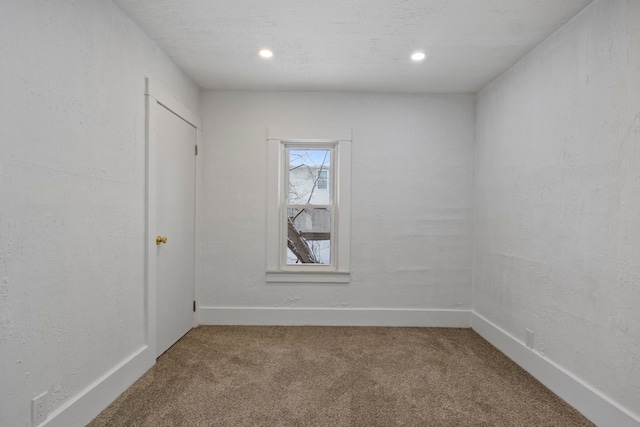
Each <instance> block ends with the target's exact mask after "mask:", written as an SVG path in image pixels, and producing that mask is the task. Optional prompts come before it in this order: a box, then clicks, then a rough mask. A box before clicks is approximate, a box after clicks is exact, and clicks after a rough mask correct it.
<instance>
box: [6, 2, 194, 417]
mask: <svg viewBox="0 0 640 427" xmlns="http://www.w3.org/2000/svg"><path fill="white" fill-rule="evenodd" d="M145 76H150V77H152V78H155V79H157V80H159V81H161V82H162V83H164V85H165V86H166V87H167V88H168V89H169V90H171V91H172V92H173V93H175V95H176V96H177V97H179V98H180V100H181V101H182V103H184V104H186V105H187V106H189V107H190V108H191V109H192V110H193V111H197V109H198V102H199V101H198V88H197V87H196V86H195V85H194V84H193V83H192V82H191V81H190V80H188V79H187V78H186V77H185V76H184V75H183V74H182V72H181V71H179V70H178V69H177V68H176V67H175V66H174V65H173V64H172V63H171V62H170V60H169V59H168V58H167V57H166V56H165V55H164V54H163V53H162V52H161V51H160V50H159V49H158V48H157V47H156V46H155V45H153V44H152V43H151V42H150V41H149V40H148V39H147V37H146V36H144V35H143V34H142V33H141V31H140V30H138V29H137V27H136V26H135V25H134V24H133V23H132V22H131V21H130V20H129V19H128V18H127V17H125V15H124V14H123V13H122V12H121V11H120V10H119V9H117V8H116V7H115V6H114V5H113V4H112V3H111V2H110V1H107V0H104V1H101V0H82V1H71V0H57V1H54V2H42V1H33V0H3V2H2V6H1V7H0V93H2V100H1V101H0V117H1V119H0V121H1V123H2V124H1V125H0V150H1V151H0V152H1V155H0V182H1V185H0V200H1V202H0V361H1V362H0V363H1V365H0V374H1V375H0V425H2V426H25V425H30V418H31V415H30V401H31V399H32V397H34V396H35V395H37V394H39V393H41V392H43V391H48V393H49V411H50V412H51V411H55V410H59V409H60V408H63V407H65V405H68V404H69V403H70V402H71V401H73V399H75V398H76V397H77V396H78V395H79V394H81V393H83V392H84V391H85V390H86V389H87V387H90V386H91V385H95V384H94V382H97V381H99V380H100V379H101V377H102V376H103V375H105V374H107V373H108V371H109V370H110V369H112V368H114V367H115V366H117V365H118V364H120V363H122V362H123V361H124V360H126V359H127V358H128V357H129V356H131V355H132V354H133V353H134V352H135V351H136V350H138V349H139V348H140V347H141V346H142V345H143V343H144V340H145V337H144V197H145V181H144V176H145V104H144V79H145ZM129 380H130V381H133V380H135V377H133V378H129ZM94 409H95V408H94ZM98 409H99V408H98ZM78 424H79V422H78Z"/></svg>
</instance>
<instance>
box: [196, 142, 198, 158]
mask: <svg viewBox="0 0 640 427" xmlns="http://www.w3.org/2000/svg"><path fill="white" fill-rule="evenodd" d="M197 155H198V146H197V145H196V156H197Z"/></svg>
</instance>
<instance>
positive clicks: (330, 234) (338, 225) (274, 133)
mask: <svg viewBox="0 0 640 427" xmlns="http://www.w3.org/2000/svg"><path fill="white" fill-rule="evenodd" d="M268 158H269V160H268V161H269V165H268V166H269V179H268V181H267V184H268V186H269V193H268V194H269V197H268V215H267V220H268V234H267V244H268V248H269V251H268V255H267V281H270V282H302V283H304V282H319V283H322V282H329V283H347V282H348V281H349V245H350V243H349V229H350V188H349V187H350V170H349V168H350V163H351V131H350V130H337V129H321V130H317V129H316V130H303V131H291V130H281V129H269V137H268Z"/></svg>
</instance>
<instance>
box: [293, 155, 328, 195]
mask: <svg viewBox="0 0 640 427" xmlns="http://www.w3.org/2000/svg"><path fill="white" fill-rule="evenodd" d="M288 158H289V170H288V180H287V181H288V184H289V188H288V194H287V201H288V203H289V204H291V205H328V204H330V203H331V191H330V190H329V186H328V185H327V183H328V180H329V171H330V170H331V150H330V149H293V148H292V149H289V150H288Z"/></svg>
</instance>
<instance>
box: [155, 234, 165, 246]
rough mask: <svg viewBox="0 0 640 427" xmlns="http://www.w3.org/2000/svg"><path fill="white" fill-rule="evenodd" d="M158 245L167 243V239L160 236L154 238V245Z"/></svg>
mask: <svg viewBox="0 0 640 427" xmlns="http://www.w3.org/2000/svg"><path fill="white" fill-rule="evenodd" d="M160 243H167V238H166V237H162V236H156V245H159V244H160Z"/></svg>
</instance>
